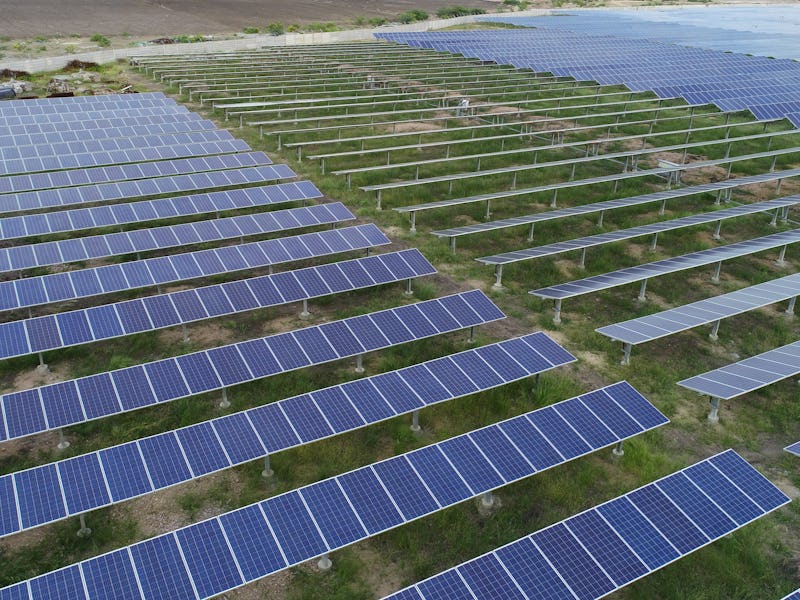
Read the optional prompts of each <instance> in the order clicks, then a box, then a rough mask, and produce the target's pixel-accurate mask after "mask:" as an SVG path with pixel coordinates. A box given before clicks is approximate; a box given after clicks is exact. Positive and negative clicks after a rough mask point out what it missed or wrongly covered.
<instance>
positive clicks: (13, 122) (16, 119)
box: [0, 104, 189, 127]
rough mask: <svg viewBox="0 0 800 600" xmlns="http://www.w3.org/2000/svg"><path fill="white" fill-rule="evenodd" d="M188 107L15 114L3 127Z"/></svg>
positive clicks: (132, 115)
mask: <svg viewBox="0 0 800 600" xmlns="http://www.w3.org/2000/svg"><path fill="white" fill-rule="evenodd" d="M188 112H189V109H188V108H186V107H185V106H183V105H182V104H176V105H175V106H159V107H153V108H119V109H110V110H87V111H85V112H79V113H50V114H43V115H17V116H8V117H5V118H4V119H3V120H2V121H0V124H2V126H3V127H13V126H17V125H22V126H25V125H39V124H42V123H69V122H73V121H82V122H92V121H98V120H100V119H116V118H126V119H130V118H138V117H153V116H160V115H175V114H188Z"/></svg>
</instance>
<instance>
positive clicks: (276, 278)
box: [0, 229, 434, 358]
mask: <svg viewBox="0 0 800 600" xmlns="http://www.w3.org/2000/svg"><path fill="white" fill-rule="evenodd" d="M364 233H373V234H376V236H375V237H376V239H375V243H386V237H385V236H384V235H383V234H382V233H380V230H377V231H370V230H369V229H366V230H354V229H351V230H346V231H343V232H342V234H341V235H343V236H344V237H349V238H354V243H356V244H358V245H359V246H361V247H363V246H365V245H366V246H370V245H372V244H373V241H372V240H368V239H366V238H365V237H364ZM305 241H306V242H311V241H316V242H319V245H318V246H314V247H313V253H314V254H323V253H330V252H331V248H330V247H329V246H327V245H326V244H324V242H323V240H322V239H320V238H319V237H317V238H313V237H308V238H306V240H305ZM292 242H294V243H292ZM283 246H284V247H285V246H289V247H290V248H291V247H297V250H298V254H301V255H303V254H304V255H310V254H311V252H312V251H309V249H308V248H307V247H306V246H305V245H303V244H302V242H301V241H300V240H292V239H291V238H286V239H284V241H283ZM214 258H216V257H215V256H213V255H209V254H206V255H203V259H205V260H208V261H211V260H213V259H214ZM406 259H407V260H409V261H412V262H411V264H409V263H407V262H406ZM414 261H416V262H414ZM240 262H241V263H242V264H244V263H245V260H244V259H243V258H240ZM220 266H221V265H220ZM128 272H129V273H131V274H132V275H138V276H139V277H140V280H139V281H138V282H137V281H136V280H134V283H133V284H132V283H131V280H130V279H128V280H127V281H124V280H123V281H121V282H118V285H120V286H121V287H125V286H126V285H128V286H130V285H136V283H147V282H149V281H151V276H150V274H149V273H147V272H139V273H133V272H131V270H130V269H129V270H128ZM433 272H434V271H433V268H432V267H431V266H430V264H429V263H428V262H427V261H426V260H425V259H424V258H423V257H422V255H421V254H419V253H417V252H416V251H410V250H409V251H408V254H386V255H378V256H371V257H367V258H361V259H356V260H354V261H345V262H341V263H334V264H329V265H323V266H320V267H309V268H306V269H298V270H293V271H287V272H284V273H277V274H270V275H263V276H261V277H252V278H249V279H245V280H241V281H232V282H227V283H221V284H216V285H209V286H204V287H196V288H192V289H189V290H183V291H179V292H170V293H165V294H157V295H154V296H147V297H145V298H142V299H138V298H137V299H135V300H125V301H121V302H114V303H109V304H103V305H101V306H95V307H91V308H85V309H79V310H73V311H68V312H61V313H58V314H55V315H47V316H43V317H33V318H29V319H23V320H19V321H9V322H7V323H2V324H0V358H11V357H14V356H24V355H26V354H32V353H35V352H44V351H46V350H56V349H61V348H67V347H70V346H76V345H80V344H87V343H90V342H98V341H102V340H110V339H113V338H117V337H124V336H128V335H131V334H134V333H142V332H144V331H157V330H159V329H164V328H167V327H174V326H175V325H186V324H188V323H194V322H196V321H202V320H204V319H210V318H215V317H221V316H224V315H235V314H238V313H242V312H246V311H250V310H256V309H259V308H270V307H274V306H280V305H283V304H289V303H291V302H299V301H301V300H310V299H312V298H318V297H321V296H328V295H330V294H336V293H341V292H346V291H351V290H356V289H361V288H365V287H371V286H374V285H380V284H384V283H389V282H392V281H400V280H405V279H411V278H413V277H417V276H419V275H430V274H431V273H433ZM117 274H118V275H123V276H124V271H122V270H120V271H119V272H118V273H117Z"/></svg>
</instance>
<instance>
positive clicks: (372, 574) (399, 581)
mask: <svg viewBox="0 0 800 600" xmlns="http://www.w3.org/2000/svg"><path fill="white" fill-rule="evenodd" d="M353 551H354V553H355V555H356V557H357V558H358V561H359V563H361V564H363V565H368V567H367V568H366V569H365V570H364V575H365V578H366V580H367V585H369V587H370V589H371V590H372V591H373V592H374V594H375V597H376V598H383V597H384V596H388V595H389V594H391V593H392V592H396V591H397V590H399V589H400V588H401V587H403V574H402V571H403V566H402V565H399V564H397V563H395V562H393V561H390V560H387V558H386V557H385V556H384V555H383V554H381V553H380V552H378V551H377V550H375V548H374V547H373V546H372V545H370V544H369V543H365V544H358V545H357V546H355V547H354V548H353ZM334 568H335V565H334Z"/></svg>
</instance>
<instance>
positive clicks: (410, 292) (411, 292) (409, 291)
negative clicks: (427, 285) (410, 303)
mask: <svg viewBox="0 0 800 600" xmlns="http://www.w3.org/2000/svg"><path fill="white" fill-rule="evenodd" d="M413 295H414V290H413V289H412V288H411V279H410V278H409V279H408V280H406V289H405V291H404V292H403V296H406V297H411V296H413Z"/></svg>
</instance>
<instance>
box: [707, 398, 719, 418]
mask: <svg viewBox="0 0 800 600" xmlns="http://www.w3.org/2000/svg"><path fill="white" fill-rule="evenodd" d="M708 401H709V402H710V403H711V410H710V411H709V413H708V420H709V421H710V422H712V423H719V398H714V396H709V397H708Z"/></svg>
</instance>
